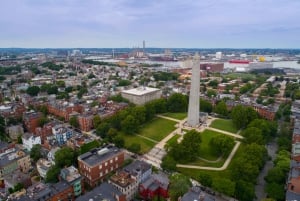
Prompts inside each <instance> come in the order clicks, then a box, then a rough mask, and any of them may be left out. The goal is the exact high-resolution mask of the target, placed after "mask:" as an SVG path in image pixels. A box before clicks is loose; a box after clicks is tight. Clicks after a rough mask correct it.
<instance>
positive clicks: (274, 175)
mask: <svg viewBox="0 0 300 201" xmlns="http://www.w3.org/2000/svg"><path fill="white" fill-rule="evenodd" d="M265 180H266V181H267V182H268V183H277V184H282V183H284V182H285V173H284V172H283V171H282V169H281V168H279V167H274V168H272V169H270V170H269V171H268V175H267V176H266V177H265Z"/></svg>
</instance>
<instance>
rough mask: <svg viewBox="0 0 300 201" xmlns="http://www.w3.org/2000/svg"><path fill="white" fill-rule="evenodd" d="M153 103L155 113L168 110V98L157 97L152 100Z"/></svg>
mask: <svg viewBox="0 0 300 201" xmlns="http://www.w3.org/2000/svg"><path fill="white" fill-rule="evenodd" d="M151 103H152V104H153V105H154V109H155V113H156V114H158V113H164V112H166V111H167V101H166V99H162V98H161V99H157V100H153V101H151Z"/></svg>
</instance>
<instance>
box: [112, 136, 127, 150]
mask: <svg viewBox="0 0 300 201" xmlns="http://www.w3.org/2000/svg"><path fill="white" fill-rule="evenodd" d="M112 141H113V143H114V144H115V145H116V146H117V147H119V148H122V147H124V145H125V140H124V138H123V137H122V136H121V135H117V136H115V137H114V138H113V140H112Z"/></svg>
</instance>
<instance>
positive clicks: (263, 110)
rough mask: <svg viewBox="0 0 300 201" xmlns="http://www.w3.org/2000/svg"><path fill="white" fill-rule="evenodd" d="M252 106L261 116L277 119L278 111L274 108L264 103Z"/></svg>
mask: <svg viewBox="0 0 300 201" xmlns="http://www.w3.org/2000/svg"><path fill="white" fill-rule="evenodd" d="M252 107H253V109H254V110H255V111H256V112H257V113H258V114H259V115H260V116H261V117H263V118H265V119H267V120H270V121H273V120H274V119H275V115H276V111H275V110H274V109H273V108H269V107H266V106H262V105H258V106H257V105H254V106H252Z"/></svg>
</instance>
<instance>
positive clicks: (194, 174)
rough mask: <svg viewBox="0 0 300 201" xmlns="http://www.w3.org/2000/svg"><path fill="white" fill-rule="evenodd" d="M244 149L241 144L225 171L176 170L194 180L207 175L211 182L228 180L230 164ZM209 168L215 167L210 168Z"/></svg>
mask: <svg viewBox="0 0 300 201" xmlns="http://www.w3.org/2000/svg"><path fill="white" fill-rule="evenodd" d="M244 147H245V145H244V144H243V143H242V144H241V145H240V147H239V149H238V150H237V152H236V154H235V155H234V157H233V158H232V161H231V162H230V164H229V166H228V168H227V169H226V170H222V171H214V170H198V169H189V168H177V169H178V171H179V172H181V173H183V174H184V175H187V176H189V177H191V178H194V179H196V180H198V179H199V175H200V174H208V175H210V176H211V178H212V179H213V180H215V179H221V178H226V179H230V178H231V172H232V164H233V162H234V161H235V160H236V159H237V158H238V156H239V155H241V154H242V153H243V152H245V150H244ZM221 166H222V165H221ZM211 167H215V166H211Z"/></svg>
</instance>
